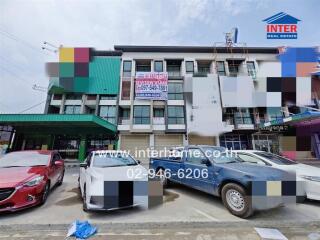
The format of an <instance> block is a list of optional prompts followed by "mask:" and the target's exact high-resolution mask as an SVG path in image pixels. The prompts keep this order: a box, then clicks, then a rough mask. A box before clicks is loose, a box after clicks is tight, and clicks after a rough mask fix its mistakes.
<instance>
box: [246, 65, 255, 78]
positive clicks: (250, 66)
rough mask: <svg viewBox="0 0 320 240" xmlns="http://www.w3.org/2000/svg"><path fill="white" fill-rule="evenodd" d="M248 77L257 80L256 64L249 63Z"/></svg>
mask: <svg viewBox="0 0 320 240" xmlns="http://www.w3.org/2000/svg"><path fill="white" fill-rule="evenodd" d="M247 69H248V75H249V76H251V77H252V78H253V79H256V76H257V75H256V68H255V65H254V62H247Z"/></svg>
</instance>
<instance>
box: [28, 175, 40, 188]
mask: <svg viewBox="0 0 320 240" xmlns="http://www.w3.org/2000/svg"><path fill="white" fill-rule="evenodd" d="M43 178H44V177H43V176H37V177H35V178H32V179H31V180H29V181H28V182H26V183H24V184H23V186H26V187H33V186H36V185H38V184H39V183H40V182H41V181H42V180H43Z"/></svg>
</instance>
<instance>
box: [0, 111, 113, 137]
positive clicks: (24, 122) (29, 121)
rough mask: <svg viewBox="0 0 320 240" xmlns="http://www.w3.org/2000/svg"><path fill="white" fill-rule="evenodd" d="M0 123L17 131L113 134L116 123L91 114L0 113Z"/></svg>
mask: <svg viewBox="0 0 320 240" xmlns="http://www.w3.org/2000/svg"><path fill="white" fill-rule="evenodd" d="M0 125H10V126H12V127H14V129H16V130H17V131H19V132H22V133H25V132H33V133H38V132H45V133H52V134H90V133H101V134H115V133H116V132H117V127H116V125H114V124H112V123H110V122H108V121H106V120H104V119H102V118H100V117H98V116H96V115H92V114H0Z"/></svg>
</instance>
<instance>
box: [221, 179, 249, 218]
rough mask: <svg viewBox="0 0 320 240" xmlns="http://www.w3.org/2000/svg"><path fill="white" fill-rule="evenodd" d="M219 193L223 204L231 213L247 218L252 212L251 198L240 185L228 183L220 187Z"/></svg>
mask: <svg viewBox="0 0 320 240" xmlns="http://www.w3.org/2000/svg"><path fill="white" fill-rule="evenodd" d="M221 195H222V201H223V204H224V206H225V207H226V208H227V209H228V210H229V212H231V213H232V214H233V215H235V216H238V217H241V218H248V217H250V216H251V215H252V214H253V210H252V204H251V198H250V196H248V195H247V194H246V191H245V189H244V188H243V187H242V186H240V185H238V184H235V183H228V184H226V185H225V186H224V187H223V188H222V191H221Z"/></svg>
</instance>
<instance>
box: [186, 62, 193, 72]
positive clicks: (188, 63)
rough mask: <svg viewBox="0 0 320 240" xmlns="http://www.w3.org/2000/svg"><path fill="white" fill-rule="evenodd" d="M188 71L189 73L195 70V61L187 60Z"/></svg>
mask: <svg viewBox="0 0 320 240" xmlns="http://www.w3.org/2000/svg"><path fill="white" fill-rule="evenodd" d="M186 72H187V73H193V72H194V64H193V61H186Z"/></svg>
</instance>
